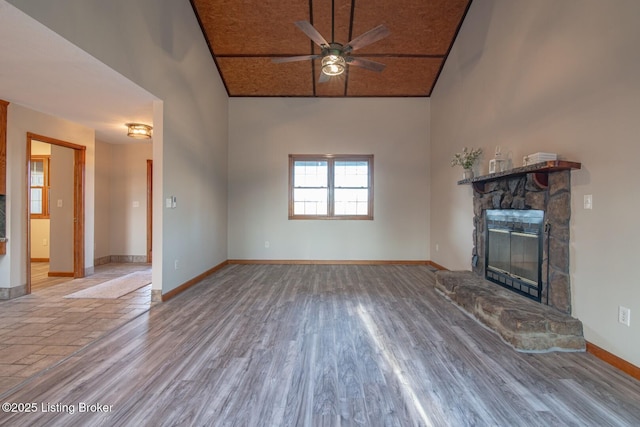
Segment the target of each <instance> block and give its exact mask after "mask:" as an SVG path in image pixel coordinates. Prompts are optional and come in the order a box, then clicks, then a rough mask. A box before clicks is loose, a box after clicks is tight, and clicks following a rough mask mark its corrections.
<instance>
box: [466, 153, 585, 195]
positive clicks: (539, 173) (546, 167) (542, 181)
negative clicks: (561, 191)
mask: <svg viewBox="0 0 640 427" xmlns="http://www.w3.org/2000/svg"><path fill="white" fill-rule="evenodd" d="M581 167H582V164H581V163H578V162H569V161H566V160H552V161H547V162H541V163H535V164H533V165H528V166H522V167H519V168H513V169H509V170H506V171H503V172H496V173H491V174H489V175H482V176H476V177H473V178H469V179H463V180H460V181H458V185H464V184H471V185H473V188H474V190H476V191H477V192H479V193H484V184H485V183H487V182H491V181H497V180H500V179H508V178H512V177H517V176H522V175H526V174H529V173H531V174H533V178H534V180H535V181H536V183H537V184H538V185H540V186H541V187H546V186H547V184H548V182H549V172H558V171H563V170H570V169H580V168H581Z"/></svg>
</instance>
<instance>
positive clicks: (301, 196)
mask: <svg viewBox="0 0 640 427" xmlns="http://www.w3.org/2000/svg"><path fill="white" fill-rule="evenodd" d="M289 219H373V155H335V156H334V155H293V154H291V155H289Z"/></svg>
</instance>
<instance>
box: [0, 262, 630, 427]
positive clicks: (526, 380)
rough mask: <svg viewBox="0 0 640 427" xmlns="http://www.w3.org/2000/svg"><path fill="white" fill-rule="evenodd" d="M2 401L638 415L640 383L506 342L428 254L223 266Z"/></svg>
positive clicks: (315, 417) (225, 413) (196, 408)
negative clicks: (458, 295) (444, 280)
mask: <svg viewBox="0 0 640 427" xmlns="http://www.w3.org/2000/svg"><path fill="white" fill-rule="evenodd" d="M0 400H1V401H2V402H16V403H18V402H20V403H27V402H33V403H35V404H36V405H35V413H22V414H17V413H6V412H5V413H2V412H0V425H11V426H32V425H47V426H51V425H60V426H86V425H107V426H112V425H113V426H115V425H117V426H129V425H132V426H133V425H135V426H143V425H147V426H174V425H181V426H182V425H185V426H190V425H193V426H209V425H213V426H322V425H325V426H343V425H344V426H351V425H357V426H360V425H362V426H414V425H418V426H471V425H473V426H495V425H497V426H637V425H640V382H638V381H637V380H635V379H633V378H631V377H628V376H627V375H625V374H624V373H622V372H620V371H617V370H616V369H615V368H612V367H610V366H609V365H607V364H605V363H604V362H602V361H600V360H598V359H596V358H595V357H593V356H592V355H590V354H587V353H549V354H523V353H517V352H515V351H514V350H512V349H511V348H510V347H508V346H507V345H506V344H504V343H503V342H502V341H500V339H499V338H498V337H497V336H496V335H495V334H493V333H492V332H490V331H488V330H487V329H485V328H483V327H482V326H480V325H479V324H478V323H476V322H475V321H474V320H472V319H470V318H469V317H467V316H466V315H465V314H463V313H462V312H461V311H460V310H458V309H457V308H456V307H455V306H454V305H452V304H451V303H450V302H448V301H447V300H445V299H444V298H443V297H442V296H441V295H439V294H437V293H436V292H435V291H434V289H433V275H432V273H431V272H430V271H429V269H428V267H425V266H399V265H384V266H356V265H230V266H227V267H225V268H224V269H222V270H220V271H219V272H217V273H216V274H214V275H213V276H211V277H209V278H207V279H205V280H204V281H203V282H202V283H201V284H199V285H197V286H195V287H192V288H190V289H189V290H188V291H186V292H184V293H182V294H181V295H179V296H177V297H176V298H174V299H171V300H170V301H168V302H166V303H163V304H159V305H157V306H155V307H152V308H151V309H150V310H149V311H148V312H146V313H145V314H142V315H140V316H138V317H136V318H135V319H133V320H131V321H130V322H128V323H127V324H126V325H124V326H122V327H120V328H118V329H116V330H115V331H113V332H111V333H110V334H108V335H107V336H104V337H102V338H101V339H100V340H98V341H96V342H94V343H92V344H90V345H88V346H87V347H86V348H85V349H83V350H81V351H79V352H76V353H74V354H73V355H71V356H70V357H69V358H68V359H67V360H66V361H65V362H63V363H61V364H59V365H58V366H56V367H54V368H53V369H50V370H48V371H46V372H42V373H41V374H40V375H38V376H36V377H33V378H32V379H31V380H30V381H29V382H28V383H26V384H24V385H23V386H22V387H21V388H20V389H18V390H16V391H14V392H12V393H11V394H9V395H6V394H5V395H2V396H0ZM98 403H99V404H101V405H108V406H106V407H105V406H101V407H100V408H102V409H105V408H106V409H107V410H108V412H80V410H81V409H83V408H84V409H86V408H87V407H86V406H82V405H83V404H98ZM43 405H44V406H43ZM50 405H54V406H50ZM65 405H66V406H65ZM94 409H97V408H94ZM45 411H48V412H45ZM70 412H74V413H73V414H72V413H70Z"/></svg>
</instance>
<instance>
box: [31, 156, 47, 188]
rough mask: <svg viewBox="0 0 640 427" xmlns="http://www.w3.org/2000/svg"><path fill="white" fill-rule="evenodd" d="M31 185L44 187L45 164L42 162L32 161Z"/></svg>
mask: <svg viewBox="0 0 640 427" xmlns="http://www.w3.org/2000/svg"><path fill="white" fill-rule="evenodd" d="M31 185H32V186H35V187H43V186H44V162H43V161H42V160H31Z"/></svg>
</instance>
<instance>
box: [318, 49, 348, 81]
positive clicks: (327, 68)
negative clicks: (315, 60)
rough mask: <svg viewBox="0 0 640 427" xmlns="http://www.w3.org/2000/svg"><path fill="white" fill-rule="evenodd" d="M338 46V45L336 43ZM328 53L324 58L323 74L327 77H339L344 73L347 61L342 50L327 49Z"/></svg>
mask: <svg viewBox="0 0 640 427" xmlns="http://www.w3.org/2000/svg"><path fill="white" fill-rule="evenodd" d="M334 44H338V43H334ZM340 47H342V45H340ZM325 51H326V53H325V55H324V57H323V58H322V72H323V73H325V74H326V75H327V76H339V75H340V74H342V73H344V69H345V67H346V65H347V61H346V60H345V59H344V56H342V50H341V49H339V48H338V49H325Z"/></svg>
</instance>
